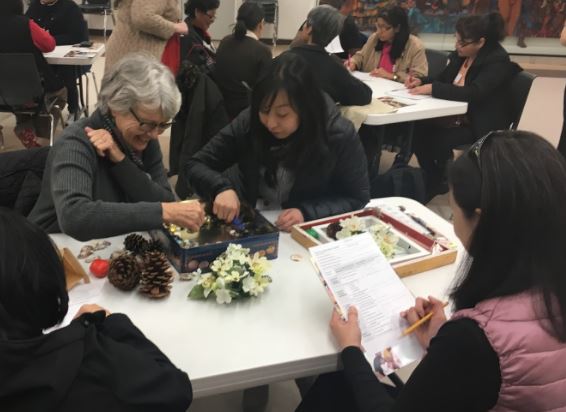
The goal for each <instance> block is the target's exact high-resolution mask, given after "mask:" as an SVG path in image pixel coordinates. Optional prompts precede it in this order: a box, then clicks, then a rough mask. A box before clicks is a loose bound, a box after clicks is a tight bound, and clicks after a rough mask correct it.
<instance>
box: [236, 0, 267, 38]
mask: <svg viewBox="0 0 566 412" xmlns="http://www.w3.org/2000/svg"><path fill="white" fill-rule="evenodd" d="M264 17H265V14H264V13H263V9H262V8H261V7H260V6H259V5H257V4H256V3H251V2H245V3H243V4H242V5H241V6H240V8H239V9H238V17H237V18H236V25H235V26H234V36H235V37H236V39H237V40H243V39H244V38H245V37H246V32H247V31H248V30H250V31H254V30H255V29H256V28H257V26H258V25H259V24H260V23H261V22H262V21H263V19H264Z"/></svg>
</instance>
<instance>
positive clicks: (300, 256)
mask: <svg viewBox="0 0 566 412" xmlns="http://www.w3.org/2000/svg"><path fill="white" fill-rule="evenodd" d="M291 260H292V261H293V262H300V261H301V260H303V256H302V255H298V254H297V255H291Z"/></svg>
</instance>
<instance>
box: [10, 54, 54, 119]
mask: <svg viewBox="0 0 566 412" xmlns="http://www.w3.org/2000/svg"><path fill="white" fill-rule="evenodd" d="M42 96H43V85H42V83H41V77H40V75H39V71H38V70H37V65H36V63H35V58H34V56H33V54H31V53H0V107H2V108H3V109H2V110H3V111H11V108H17V107H20V106H24V105H27V104H29V103H30V102H39V101H40V99H41V97H42ZM6 107H8V108H6Z"/></svg>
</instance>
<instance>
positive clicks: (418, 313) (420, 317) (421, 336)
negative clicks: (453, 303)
mask: <svg viewBox="0 0 566 412" xmlns="http://www.w3.org/2000/svg"><path fill="white" fill-rule="evenodd" d="M446 305H448V303H444V302H442V301H440V300H438V299H435V298H433V297H432V296H429V297H428V300H426V299H423V298H417V300H416V302H415V306H414V307H412V308H410V309H407V310H406V311H404V312H402V313H401V317H402V318H404V319H405V320H407V322H408V323H409V325H411V326H409V327H408V328H407V329H405V331H404V332H403V335H409V334H411V333H414V334H415V336H416V337H417V339H418V341H419V343H420V344H421V345H422V347H423V348H424V349H427V348H428V346H429V344H430V341H431V339H432V338H433V337H434V336H435V335H436V333H437V332H438V330H439V329H440V327H441V326H442V325H443V324H444V323H445V322H446V315H445V314H444V308H445V307H446Z"/></svg>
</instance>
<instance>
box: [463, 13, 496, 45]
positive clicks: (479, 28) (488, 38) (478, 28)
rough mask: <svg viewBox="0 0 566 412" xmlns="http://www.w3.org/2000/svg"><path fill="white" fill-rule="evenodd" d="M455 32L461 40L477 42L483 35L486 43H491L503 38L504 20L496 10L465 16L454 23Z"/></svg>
mask: <svg viewBox="0 0 566 412" xmlns="http://www.w3.org/2000/svg"><path fill="white" fill-rule="evenodd" d="M456 32H458V34H459V35H460V37H461V38H462V39H463V40H466V41H473V42H478V41H479V40H480V39H481V38H482V37H483V38H484V39H485V43H486V44H487V45H492V44H496V43H499V42H501V41H503V39H504V38H505V22H504V21H503V17H501V14H499V13H498V12H493V13H489V14H485V15H483V16H478V15H471V16H465V17H462V18H460V19H459V20H458V22H457V23H456Z"/></svg>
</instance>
